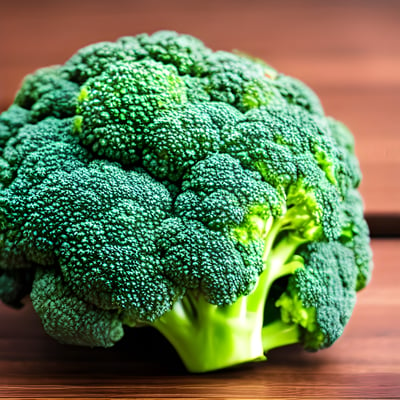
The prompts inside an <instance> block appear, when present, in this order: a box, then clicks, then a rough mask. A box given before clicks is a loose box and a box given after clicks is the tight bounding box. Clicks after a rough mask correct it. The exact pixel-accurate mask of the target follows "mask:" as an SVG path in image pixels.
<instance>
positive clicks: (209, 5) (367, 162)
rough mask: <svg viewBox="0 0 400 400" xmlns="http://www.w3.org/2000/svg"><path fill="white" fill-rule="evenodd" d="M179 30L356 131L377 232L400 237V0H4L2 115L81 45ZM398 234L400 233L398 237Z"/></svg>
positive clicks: (0, 20) (0, 14) (0, 18)
mask: <svg viewBox="0 0 400 400" xmlns="http://www.w3.org/2000/svg"><path fill="white" fill-rule="evenodd" d="M160 29H171V30H175V31H178V32H182V33H189V34H192V35H194V36H197V37H198V38H200V39H201V40H203V41H204V42H205V43H206V45H208V46H209V47H211V48H212V49H215V50H217V49H223V50H232V49H237V50H240V51H242V52H245V53H248V54H251V55H254V56H256V57H259V58H262V59H264V60H265V61H267V62H268V63H270V64H271V65H272V66H273V67H275V68H276V69H278V70H279V71H281V72H283V73H285V74H288V75H292V76H295V77H297V78H299V79H301V80H303V81H304V82H306V83H307V84H308V85H309V86H311V87H312V88H313V89H314V90H315V91H316V92H317V94H318V95H319V96H320V98H321V100H322V103H323V105H324V108H325V110H326V112H327V114H329V115H332V116H334V117H335V118H337V119H340V120H341V121H343V122H344V123H345V124H347V125H348V126H349V128H350V129H351V130H352V132H353V133H354V136H355V138H356V145H357V147H356V150H357V154H358V157H359V159H360V162H361V166H362V170H363V173H364V181H363V183H362V186H361V191H362V193H363V196H364V199H365V205H366V211H367V214H368V217H369V222H370V224H371V228H372V229H374V230H375V231H376V232H375V233H376V234H379V235H382V234H387V233H391V232H392V231H396V232H397V229H398V230H399V231H400V224H399V219H398V216H400V179H399V176H400V161H399V160H400V156H399V154H400V139H399V135H398V129H399V126H400V109H399V107H400V73H399V71H400V2H399V1H396V0H362V1H361V0H359V1H355V0H336V1H334V2H328V1H317V0H305V1H288V0H284V1H262V0H247V1H239V0H202V1H188V0H172V1H158V0H142V1H137V0H113V1H95V0H69V1H54V0H53V1H50V0H47V1H46V0H38V1H18V0H16V1H2V2H1V5H0V110H1V111H2V110H4V109H6V108H7V107H8V106H9V105H10V104H11V102H12V101H13V97H14V95H15V92H16V90H17V88H18V87H19V85H20V83H21V80H22V78H23V77H24V76H25V75H26V74H28V73H30V72H32V71H34V70H35V69H37V68H39V67H42V66H47V65H52V64H60V63H64V62H65V61H66V60H67V59H68V58H69V57H70V56H71V55H72V54H74V53H75V52H76V51H77V50H78V49H79V48H81V47H83V46H85V45H88V44H90V43H93V42H98V41H104V40H109V41H113V40H115V39H117V38H118V37H120V36H125V35H136V34H138V33H142V32H146V33H152V32H154V31H157V30H160ZM392 233H393V232H392Z"/></svg>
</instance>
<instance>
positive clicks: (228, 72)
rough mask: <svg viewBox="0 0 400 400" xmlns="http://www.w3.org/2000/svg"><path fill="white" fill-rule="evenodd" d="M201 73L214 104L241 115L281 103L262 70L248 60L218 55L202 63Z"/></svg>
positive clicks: (230, 55)
mask: <svg viewBox="0 0 400 400" xmlns="http://www.w3.org/2000/svg"><path fill="white" fill-rule="evenodd" d="M202 69H203V73H202V75H201V76H202V77H203V78H204V85H205V87H206V90H207V92H208V93H209V94H210V96H211V99H212V100H214V101H220V102H224V103H227V104H231V105H232V106H234V107H236V108H237V109H238V110H239V111H242V112H246V111H248V110H251V109H253V108H260V107H263V106H269V105H271V104H280V103H282V102H283V99H282V97H281V96H280V94H279V91H278V90H277V89H276V88H275V87H274V86H273V84H272V83H271V79H270V78H268V77H267V76H266V72H265V66H264V65H262V64H260V63H259V62H254V61H252V60H250V59H249V58H248V57H243V56H240V55H236V54H232V53H227V52H224V51H218V52H215V53H212V54H210V56H209V57H208V58H206V59H205V61H204V65H203V66H202Z"/></svg>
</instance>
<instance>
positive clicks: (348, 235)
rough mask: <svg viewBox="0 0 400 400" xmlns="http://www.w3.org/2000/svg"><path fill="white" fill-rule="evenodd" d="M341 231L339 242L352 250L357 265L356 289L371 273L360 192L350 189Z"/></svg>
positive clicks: (363, 284) (367, 279)
mask: <svg viewBox="0 0 400 400" xmlns="http://www.w3.org/2000/svg"><path fill="white" fill-rule="evenodd" d="M341 218H342V224H341V225H342V233H341V235H340V238H339V240H340V242H341V243H343V244H344V245H345V246H346V247H348V248H349V249H351V250H352V251H353V254H354V257H355V262H356V265H357V271H358V274H357V284H356V290H361V289H363V288H364V287H365V286H367V284H368V283H369V281H370V279H371V273H372V268H373V265H372V251H371V246H370V234H369V228H368V224H367V222H366V221H365V219H364V210H363V201H362V198H361V195H360V193H359V192H358V191H357V190H355V189H352V190H350V191H349V193H348V194H347V196H346V198H345V199H344V202H343V207H342V214H341Z"/></svg>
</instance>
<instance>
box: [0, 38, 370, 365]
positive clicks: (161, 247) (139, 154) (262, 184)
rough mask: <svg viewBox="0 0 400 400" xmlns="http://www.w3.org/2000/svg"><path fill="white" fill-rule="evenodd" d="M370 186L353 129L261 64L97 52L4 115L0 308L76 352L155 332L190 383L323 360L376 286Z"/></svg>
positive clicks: (204, 54)
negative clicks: (362, 294)
mask: <svg viewBox="0 0 400 400" xmlns="http://www.w3.org/2000/svg"><path fill="white" fill-rule="evenodd" d="M360 179H361V172H360V169H359V165H358V161H357V158H356V156H355V153H354V142H353V138H352V136H351V133H350V132H349V131H348V130H347V128H346V127H345V126H344V125H343V124H341V123H339V122H337V121H335V120H334V119H332V118H330V117H327V116H325V115H324V112H323V109H322V106H321V104H320V102H319V100H318V98H317V96H316V95H315V94H314V93H313V92H312V91H311V89H309V88H308V87H307V86H305V85H304V84H303V83H301V82H299V81H298V80H296V79H294V78H290V77H287V76H284V75H282V74H280V73H278V72H277V71H275V70H274V69H273V68H271V67H270V66H268V65H267V64H265V63H264V62H262V61H260V60H257V59H253V58H251V57H249V56H246V55H244V54H239V53H236V54H234V53H228V52H225V51H217V52H213V51H212V50H211V49H209V48H207V47H206V46H205V45H204V44H203V43H202V42H201V41H200V40H198V39H196V38H194V37H191V36H189V35H181V34H178V33H176V32H169V31H161V32H156V33H154V34H152V35H148V34H141V35H138V36H136V37H123V38H121V39H118V40H117V41H116V42H102V43H97V44H94V45H90V46H87V47H85V48H84V49H81V50H80V51H78V52H77V53H76V54H75V55H73V56H72V57H71V58H70V59H69V60H68V61H67V62H66V63H65V64H64V65H59V66H53V67H48V68H43V69H40V70H39V71H37V72H36V73H34V74H32V75H30V76H28V77H27V78H26V79H25V81H24V82H23V85H22V87H21V89H20V91H19V92H18V94H17V95H16V98H15V101H14V104H13V105H11V107H10V108H9V109H8V110H7V111H5V112H4V113H3V114H1V115H0V299H1V300H2V301H3V302H4V303H6V304H9V305H11V306H13V307H20V306H21V305H22V304H23V302H24V298H25V297H26V296H27V295H28V294H30V296H31V299H32V303H33V306H34V308H35V310H36V311H37V313H38V314H39V316H40V318H41V320H42V322H43V326H44V329H45V330H46V332H47V333H48V334H50V335H51V336H53V337H54V338H56V339H57V340H59V341H60V342H63V343H70V344H74V345H83V346H103V347H109V346H112V345H113V344H114V343H115V342H117V341H118V340H120V339H121V337H122V336H123V333H124V329H128V328H133V327H137V326H143V325H147V326H151V327H153V328H155V329H157V330H159V331H160V332H161V333H162V334H163V335H164V336H165V337H166V338H167V339H168V340H169V341H170V342H171V344H172V345H173V346H174V347H175V349H176V350H177V352H178V354H179V355H180V357H181V359H182V361H183V363H184V364H185V365H186V367H187V368H188V370H190V371H193V372H204V371H211V370H215V369H220V368H225V367H229V366H233V365H237V364H240V363H244V362H250V361H259V360H263V359H265V353H266V352H268V351H269V350H270V349H272V348H275V347H278V346H283V345H286V344H291V343H301V344H302V345H303V346H304V348H305V349H307V350H310V351H315V350H318V349H322V348H325V347H328V346H330V345H331V344H332V343H333V342H334V341H335V340H336V339H337V338H338V337H339V336H340V335H341V334H342V332H343V330H344V327H345V325H346V323H347V322H348V320H349V318H350V316H351V312H352V310H353V307H354V303H355V298H356V292H357V291H358V290H360V289H362V288H363V287H364V286H365V285H366V284H367V283H368V282H369V280H370V276H371V269H372V261H371V258H372V255H371V250H370V245H369V231H368V226H367V224H366V222H365V219H364V215H363V203H362V199H361V197H360V194H359V192H358V185H359V183H360Z"/></svg>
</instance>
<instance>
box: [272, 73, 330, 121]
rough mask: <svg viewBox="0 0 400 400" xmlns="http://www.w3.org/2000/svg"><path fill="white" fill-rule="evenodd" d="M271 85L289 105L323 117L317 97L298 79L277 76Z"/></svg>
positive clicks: (281, 75)
mask: <svg viewBox="0 0 400 400" xmlns="http://www.w3.org/2000/svg"><path fill="white" fill-rule="evenodd" d="M272 84H273V85H274V86H275V87H276V88H277V89H278V91H279V93H280V94H281V95H282V96H283V97H284V98H285V99H286V101H287V102H288V103H289V104H295V105H298V106H300V107H302V108H303V109H305V110H307V111H309V112H310V113H312V114H317V115H322V116H323V115H324V110H323V108H322V105H321V102H320V100H319V98H318V96H317V95H316V94H315V93H314V92H313V91H312V90H311V89H310V88H309V87H308V86H306V85H305V84H304V83H303V82H301V81H299V80H298V79H295V78H293V77H290V76H287V75H283V74H278V75H277V76H276V78H275V79H274V80H273V81H272Z"/></svg>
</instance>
